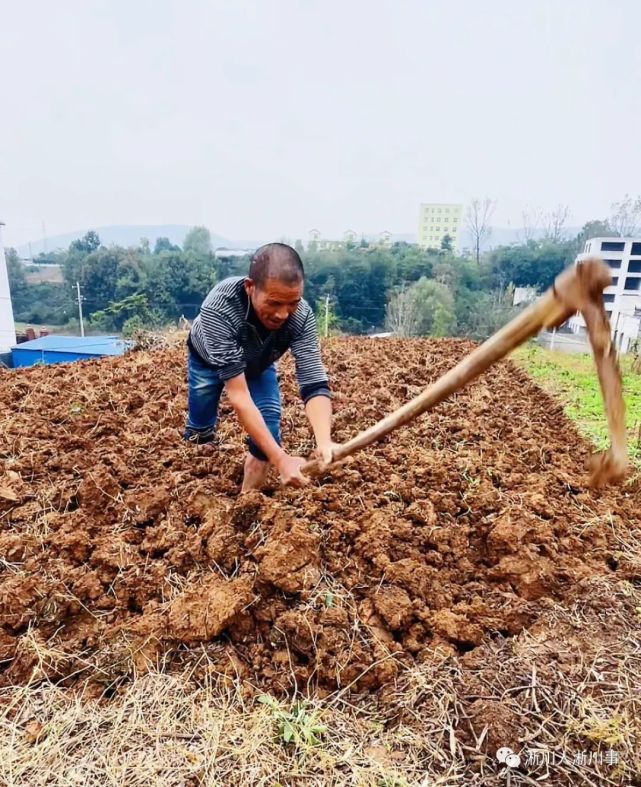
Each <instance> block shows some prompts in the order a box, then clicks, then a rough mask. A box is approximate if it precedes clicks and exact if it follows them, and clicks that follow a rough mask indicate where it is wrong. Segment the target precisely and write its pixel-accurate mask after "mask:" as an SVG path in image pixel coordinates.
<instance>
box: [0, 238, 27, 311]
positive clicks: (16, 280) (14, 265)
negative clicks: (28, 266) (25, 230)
mask: <svg viewBox="0 0 641 787" xmlns="http://www.w3.org/2000/svg"><path fill="white" fill-rule="evenodd" d="M4 258H5V261H6V264H7V274H8V276H9V292H10V294H11V301H12V303H13V307H14V309H16V308H18V307H22V306H23V299H24V298H25V297H26V294H27V290H28V284H27V274H26V273H25V269H24V265H23V264H22V262H21V261H20V257H18V252H17V251H16V250H15V249H12V248H9V249H5V252H4Z"/></svg>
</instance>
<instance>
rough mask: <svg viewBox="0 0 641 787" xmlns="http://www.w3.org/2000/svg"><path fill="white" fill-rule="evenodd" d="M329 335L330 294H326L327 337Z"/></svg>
mask: <svg viewBox="0 0 641 787" xmlns="http://www.w3.org/2000/svg"><path fill="white" fill-rule="evenodd" d="M328 336H329V295H326V296H325V338H327V337H328Z"/></svg>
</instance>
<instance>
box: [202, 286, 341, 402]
mask: <svg viewBox="0 0 641 787" xmlns="http://www.w3.org/2000/svg"><path fill="white" fill-rule="evenodd" d="M244 283H245V278H244V277H243V276H233V277H231V278H229V279H224V280H223V281H221V282H219V283H218V284H217V285H216V286H215V287H214V288H213V289H212V290H211V291H210V293H209V295H207V297H206V298H205V300H204V301H203V304H202V306H201V307H200V313H199V314H198V316H197V317H196V319H195V320H194V323H193V325H192V327H191V331H190V333H189V337H188V339H187V344H188V345H189V348H190V350H191V351H192V352H193V353H194V355H196V356H197V357H198V358H199V359H200V360H201V361H202V362H203V363H205V364H207V365H208V366H211V367H212V368H214V369H216V371H217V372H218V373H219V375H220V378H221V380H229V379H231V378H232V377H236V376H237V375H239V374H242V373H243V372H244V373H245V375H246V376H247V377H257V376H258V375H259V374H261V373H262V372H263V371H265V369H267V367H268V366H271V364H273V363H274V362H275V361H277V360H278V359H279V358H280V357H281V356H282V355H284V354H285V353H286V352H287V350H289V349H291V351H292V353H293V355H294V361H295V364H296V378H297V380H298V386H299V389H300V394H301V398H302V399H303V401H304V402H307V401H308V400H309V399H311V398H312V397H313V396H330V392H329V383H328V378H327V372H326V371H325V367H324V366H323V362H322V360H321V354H320V345H319V341H318V334H317V333H316V320H315V319H314V312H313V311H312V310H311V308H310V306H309V304H308V303H307V301H305V300H301V302H300V303H299V305H298V308H297V309H296V311H295V312H294V314H292V315H291V316H290V317H289V318H288V319H287V320H286V321H285V323H284V325H282V326H281V327H280V328H278V330H276V331H269V330H267V329H266V328H265V327H264V326H263V325H262V323H260V321H259V320H258V317H257V316H256V314H255V313H254V310H253V308H252V306H251V302H250V300H249V296H248V295H247V293H246V291H245V286H244Z"/></svg>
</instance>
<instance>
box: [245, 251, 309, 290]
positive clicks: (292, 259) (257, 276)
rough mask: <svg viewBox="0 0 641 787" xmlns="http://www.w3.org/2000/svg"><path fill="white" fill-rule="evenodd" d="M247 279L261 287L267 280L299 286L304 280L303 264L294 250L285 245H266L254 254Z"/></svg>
mask: <svg viewBox="0 0 641 787" xmlns="http://www.w3.org/2000/svg"><path fill="white" fill-rule="evenodd" d="M249 278H250V279H251V280H252V281H253V282H254V283H255V284H256V285H257V286H258V287H261V286H262V285H263V284H264V283H265V282H266V281H267V279H277V280H278V281H281V282H283V283H286V284H292V285H293V284H300V283H301V282H302V281H303V280H304V278H305V272H304V270H303V263H302V261H301V258H300V256H299V255H298V252H297V251H296V249H292V247H291V246H288V245H287V244H286V243H266V244H265V245H264V246H261V247H260V249H257V250H256V251H255V252H254V255H253V256H252V258H251V262H250V264H249Z"/></svg>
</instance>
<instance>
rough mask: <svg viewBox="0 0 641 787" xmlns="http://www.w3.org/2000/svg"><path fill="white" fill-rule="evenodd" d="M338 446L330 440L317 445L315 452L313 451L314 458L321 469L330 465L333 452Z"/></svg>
mask: <svg viewBox="0 0 641 787" xmlns="http://www.w3.org/2000/svg"><path fill="white" fill-rule="evenodd" d="M338 446H339V443H333V442H332V441H331V440H330V441H328V442H322V443H319V444H318V446H317V448H316V450H315V451H314V456H316V457H318V459H319V460H320V462H321V466H322V467H327V465H331V463H332V459H333V458H334V451H335V450H336V449H337V448H338Z"/></svg>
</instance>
